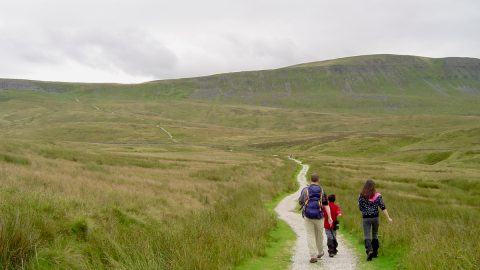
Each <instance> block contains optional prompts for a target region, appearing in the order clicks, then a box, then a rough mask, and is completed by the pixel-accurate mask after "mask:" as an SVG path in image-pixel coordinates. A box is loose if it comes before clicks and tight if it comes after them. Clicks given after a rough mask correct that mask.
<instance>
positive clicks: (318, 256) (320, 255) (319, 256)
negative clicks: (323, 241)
mask: <svg viewBox="0 0 480 270" xmlns="http://www.w3.org/2000/svg"><path fill="white" fill-rule="evenodd" d="M324 254H325V252H322V254H318V255H317V258H319V259H320V258H321V257H323V255H324Z"/></svg>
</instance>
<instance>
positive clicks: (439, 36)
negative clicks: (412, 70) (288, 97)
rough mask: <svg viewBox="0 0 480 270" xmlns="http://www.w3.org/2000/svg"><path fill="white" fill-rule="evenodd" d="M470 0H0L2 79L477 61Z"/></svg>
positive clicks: (478, 8) (479, 8) (111, 78)
mask: <svg viewBox="0 0 480 270" xmlns="http://www.w3.org/2000/svg"><path fill="white" fill-rule="evenodd" d="M479 26H480V1H478V0H398V1H395V0H349V1H346V0H344V1H342V0H328V1H327V0H290V1H287V0H237V1H231V0H190V1H187V0H173V1H172V0H169V1H163V0H0V61H1V64H0V77H3V78H24V79H38V80H54V81H85V82H142V81H148V80H153V79H168V78H179V77H191V76H198V75H208V74H213V73H223V72H231V71H240V70H254V69H269V68H277V67H283V66H288V65H293V64H298V63H302V62H311V61H317V60H325V59H331V58H338V57H344V56H351V55H362V54H376V53H395V54H413V55H422V56H431V57H445V56H467V57H475V58H480V28H479Z"/></svg>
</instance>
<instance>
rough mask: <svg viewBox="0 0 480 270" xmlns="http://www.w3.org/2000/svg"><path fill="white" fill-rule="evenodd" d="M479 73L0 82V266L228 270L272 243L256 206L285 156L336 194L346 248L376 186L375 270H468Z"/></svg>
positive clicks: (287, 167)
mask: <svg viewBox="0 0 480 270" xmlns="http://www.w3.org/2000/svg"><path fill="white" fill-rule="evenodd" d="M479 62H480V60H477V59H465V58H445V59H430V58H420V57H410V56H392V55H375V56H364V57H352V58H345V59H337V60H332V61H325V62H316V63H308V64H303V65H299V66H292V67H287V68H283V69H278V70H270V71H256V72H240V73H233V74H221V75H214V76H208V77H202V78H192V79H181V80H170V81H158V82H149V83H144V84H138V85H117V84H78V83H56V82H36V81H23V80H6V79H3V80H1V81H0V88H1V89H8V90H0V200H1V202H0V216H1V217H2V218H1V221H0V222H1V230H0V238H1V239H0V263H1V265H2V266H3V268H9V269H13V268H25V269H51V268H57V269H66V268H68V269H112V268H113V269H158V268H160V269H232V268H233V267H234V266H235V265H239V264H241V263H242V262H245V260H246V259H247V258H250V257H252V256H262V255H263V254H265V250H266V247H267V245H268V241H269V237H275V236H272V234H271V233H270V232H271V231H272V229H273V228H275V227H277V231H278V228H281V227H278V225H277V223H276V220H275V218H274V216H273V215H272V214H271V213H270V212H269V211H268V210H267V209H265V208H264V207H263V206H264V203H265V202H267V201H269V200H271V199H272V198H274V197H275V196H276V195H278V194H280V193H281V192H284V191H287V190H290V189H292V188H293V186H294V179H293V174H294V172H295V170H296V167H295V164H294V163H293V162H289V161H287V160H286V159H284V157H285V156H287V154H290V153H293V154H295V155H296V156H298V157H299V158H300V159H303V160H304V161H306V162H308V163H310V164H311V165H312V171H317V172H318V173H319V174H320V175H321V177H322V178H321V179H322V182H323V183H324V185H325V186H326V187H327V191H328V192H335V193H337V194H338V198H339V203H340V204H341V205H342V206H343V208H344V210H345V211H344V212H345V214H344V221H343V222H342V225H343V226H344V227H343V228H342V229H343V230H345V231H348V232H349V233H350V234H351V235H352V238H353V239H355V241H361V234H360V229H361V228H360V219H359V213H358V211H357V210H356V204H355V199H356V197H357V194H358V192H359V188H360V186H361V183H362V181H364V180H366V179H367V178H369V177H372V178H374V179H375V180H377V183H378V184H379V190H380V191H381V192H382V194H384V196H385V200H386V203H387V206H388V207H389V209H391V214H392V216H393V218H394V220H395V223H394V224H392V225H390V226H387V225H386V224H382V225H381V233H382V234H381V238H382V243H383V246H382V250H381V257H382V258H381V259H379V260H376V261H374V262H373V266H378V267H381V266H385V265H387V266H389V267H390V268H396V269H405V268H406V269H431V268H435V269H447V267H448V268H449V269H451V268H459V269H477V268H478V267H479V265H480V258H479V257H478V254H480V252H479V250H478V245H476V243H478V241H479V239H478V235H480V229H479V228H478V226H476V223H475V221H476V220H478V217H479V215H480V212H479V211H480V205H479V204H478V201H479V199H480V187H479V186H478V183H480V182H479V181H480V170H479V168H480V166H479V165H480V141H479V139H478V138H480V129H479V126H478V123H479V122H480V115H479V112H480V107H479V106H478V104H480V103H478V102H479V98H480V95H479V90H478V89H480V87H479V80H480V79H479V77H480V75H479V70H480V68H479ZM170 136H172V137H170ZM452 215H453V216H455V217H456V218H452ZM280 226H281V225H280ZM412 235H415V237H412ZM433 236H435V237H433ZM172 243H174V244H172ZM185 258H188V259H185Z"/></svg>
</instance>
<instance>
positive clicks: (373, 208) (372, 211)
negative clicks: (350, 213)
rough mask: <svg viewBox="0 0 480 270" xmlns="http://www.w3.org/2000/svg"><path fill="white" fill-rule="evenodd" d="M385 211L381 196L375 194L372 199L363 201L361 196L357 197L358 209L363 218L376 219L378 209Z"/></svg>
mask: <svg viewBox="0 0 480 270" xmlns="http://www.w3.org/2000/svg"><path fill="white" fill-rule="evenodd" d="M379 207H380V209H382V210H385V209H386V207H385V203H384V202H383V198H382V195H381V194H380V193H375V195H374V196H373V198H370V199H365V198H364V197H362V195H360V196H358V208H359V209H360V211H361V212H362V215H363V217H364V218H373V217H378V208H379Z"/></svg>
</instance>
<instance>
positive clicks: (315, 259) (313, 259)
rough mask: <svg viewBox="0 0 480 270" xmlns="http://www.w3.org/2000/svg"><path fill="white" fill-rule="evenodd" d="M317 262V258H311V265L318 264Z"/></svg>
mask: <svg viewBox="0 0 480 270" xmlns="http://www.w3.org/2000/svg"><path fill="white" fill-rule="evenodd" d="M317 261H318V260H317V258H310V263H316V262H317Z"/></svg>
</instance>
